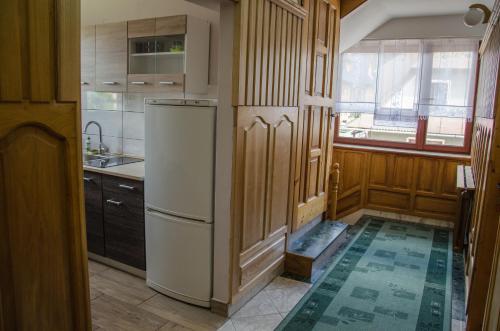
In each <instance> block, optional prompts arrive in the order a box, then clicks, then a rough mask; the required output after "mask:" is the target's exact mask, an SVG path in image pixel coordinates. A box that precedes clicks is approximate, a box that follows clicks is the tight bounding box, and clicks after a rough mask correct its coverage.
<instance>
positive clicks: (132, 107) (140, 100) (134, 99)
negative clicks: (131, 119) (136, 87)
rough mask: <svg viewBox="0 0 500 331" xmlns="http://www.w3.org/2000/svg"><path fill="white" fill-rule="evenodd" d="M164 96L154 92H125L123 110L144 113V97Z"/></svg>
mask: <svg viewBox="0 0 500 331" xmlns="http://www.w3.org/2000/svg"><path fill="white" fill-rule="evenodd" d="M156 97H162V95H161V94H154V93H125V94H124V95H123V110H124V111H130V112H139V113H144V99H146V98H156Z"/></svg>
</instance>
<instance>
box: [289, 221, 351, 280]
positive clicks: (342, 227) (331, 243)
mask: <svg viewBox="0 0 500 331" xmlns="http://www.w3.org/2000/svg"><path fill="white" fill-rule="evenodd" d="M348 227H349V225H347V224H345V223H342V222H338V221H322V222H320V223H318V224H317V225H315V226H314V227H313V228H311V229H310V230H309V231H307V232H305V233H304V234H303V235H302V236H300V237H299V238H296V239H295V240H294V241H293V242H292V243H290V244H289V245H288V250H287V252H286V260H285V270H286V271H287V272H288V273H291V274H294V275H297V276H300V277H303V278H305V279H307V280H310V279H311V278H312V277H313V275H314V273H315V272H316V271H317V270H318V269H320V268H321V267H322V266H323V265H324V263H325V262H326V261H327V260H328V257H330V256H331V255H332V254H333V253H334V252H335V251H336V250H337V249H338V248H339V246H340V245H342V243H344V242H345V240H346V239H347V229H348Z"/></svg>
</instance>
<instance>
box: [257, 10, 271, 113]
mask: <svg viewBox="0 0 500 331" xmlns="http://www.w3.org/2000/svg"><path fill="white" fill-rule="evenodd" d="M263 6H264V18H263V22H262V66H261V68H260V71H259V75H260V91H261V92H260V93H259V94H258V97H259V98H260V100H259V101H258V104H259V105H266V102H267V91H268V82H269V81H268V72H269V60H270V55H269V48H270V39H271V3H270V2H268V1H263Z"/></svg>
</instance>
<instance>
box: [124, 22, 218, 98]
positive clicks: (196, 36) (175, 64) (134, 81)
mask: <svg viewBox="0 0 500 331" xmlns="http://www.w3.org/2000/svg"><path fill="white" fill-rule="evenodd" d="M209 39H210V25H209V24H208V23H207V22H206V21H203V20H200V19H197V18H194V17H191V16H186V15H180V16H169V17H160V18H156V19H154V18H153V19H144V20H137V21H130V22H128V91H130V92H149V93H170V94H172V93H173V96H179V97H183V96H184V92H187V93H196V94H203V93H206V92H207V88H208V59H209Z"/></svg>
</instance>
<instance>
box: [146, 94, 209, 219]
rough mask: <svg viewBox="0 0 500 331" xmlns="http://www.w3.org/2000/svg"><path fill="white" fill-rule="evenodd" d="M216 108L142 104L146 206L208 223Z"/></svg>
mask: <svg viewBox="0 0 500 331" xmlns="http://www.w3.org/2000/svg"><path fill="white" fill-rule="evenodd" d="M215 111H216V108H215V107H199V106H188V105H181V106H175V105H153V104H147V105H146V195H145V199H146V206H147V207H149V208H151V209H154V210H157V211H161V212H165V213H168V214H171V215H177V216H181V217H185V218H189V219H194V220H200V221H204V222H212V220H213V181H214V179H213V178H214V149H215V147H214V146H215Z"/></svg>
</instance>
